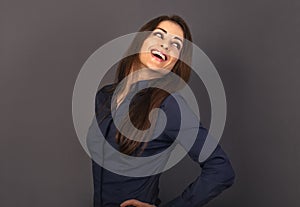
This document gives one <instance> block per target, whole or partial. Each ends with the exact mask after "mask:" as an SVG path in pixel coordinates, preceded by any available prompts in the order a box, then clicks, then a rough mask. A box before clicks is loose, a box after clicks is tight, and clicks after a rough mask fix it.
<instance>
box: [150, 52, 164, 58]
mask: <svg viewBox="0 0 300 207" xmlns="http://www.w3.org/2000/svg"><path fill="white" fill-rule="evenodd" d="M151 52H152V54H156V55H159V56H160V57H161V58H162V59H163V60H166V56H165V55H164V54H162V53H161V52H159V51H157V50H152V51H151Z"/></svg>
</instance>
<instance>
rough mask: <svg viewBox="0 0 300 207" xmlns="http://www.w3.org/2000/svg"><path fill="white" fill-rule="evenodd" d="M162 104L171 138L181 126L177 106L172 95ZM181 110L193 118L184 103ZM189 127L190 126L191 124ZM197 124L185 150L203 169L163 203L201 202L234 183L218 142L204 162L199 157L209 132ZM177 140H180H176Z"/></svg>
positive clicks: (173, 204)
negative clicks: (193, 136) (170, 198)
mask: <svg viewBox="0 0 300 207" xmlns="http://www.w3.org/2000/svg"><path fill="white" fill-rule="evenodd" d="M180 98H182V97H179V99H180ZM163 104H164V106H163V109H164V111H165V113H166V116H167V118H168V122H167V125H166V128H165V130H164V133H165V135H166V136H168V137H169V138H170V139H172V140H173V141H174V140H175V139H176V137H177V133H178V130H179V129H180V120H181V117H180V109H179V107H178V104H177V102H176V100H175V99H174V98H173V97H171V96H169V97H167V98H166V100H165V101H164V103H163ZM183 110H184V113H187V114H188V116H190V119H191V120H193V119H194V120H195V119H196V116H195V115H194V113H193V112H192V111H191V110H190V109H189V108H188V106H187V107H184V109H183ZM187 114H186V115H187ZM184 125H185V130H186V131H188V130H189V128H188V127H189V126H188V125H186V124H184ZM190 127H191V128H190V129H191V130H192V128H193V127H194V126H190ZM198 127H199V131H198V134H197V137H196V140H195V142H194V144H193V145H192V147H191V149H190V150H189V151H188V154H189V156H190V157H191V158H192V159H193V160H194V161H195V162H198V163H199V165H200V167H201V168H202V172H201V174H200V175H199V176H198V177H197V179H196V180H195V181H194V182H192V183H191V184H190V185H189V186H188V187H187V188H186V189H185V190H184V191H183V193H182V194H181V195H180V196H178V197H176V198H175V199H173V200H172V201H170V202H168V203H167V204H165V205H164V206H167V207H171V206H172V207H177V206H178V207H182V206H191V207H192V206H202V205H204V204H206V203H207V202H208V201H210V200H211V199H213V198H214V197H216V196H217V195H219V194H220V193H221V192H222V191H223V190H225V189H226V188H229V187H230V186H231V185H232V184H233V183H234V179H235V173H234V170H233V168H232V166H231V163H230V161H229V159H228V157H227V155H226V154H225V152H224V151H223V150H222V148H221V146H220V145H217V147H216V148H215V150H214V151H213V153H212V154H211V155H210V156H209V158H208V159H206V160H205V161H204V162H199V161H198V157H199V154H200V152H201V149H202V147H203V144H204V142H205V139H206V136H207V134H208V131H207V129H205V128H204V127H203V126H202V125H201V124H200V125H199V122H198ZM180 142H181V140H179V143H180ZM183 145H184V144H183ZM183 147H184V146H183Z"/></svg>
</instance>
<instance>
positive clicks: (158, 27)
mask: <svg viewBox="0 0 300 207" xmlns="http://www.w3.org/2000/svg"><path fill="white" fill-rule="evenodd" d="M156 29H160V30H161V31H163V32H164V33H166V34H167V33H168V32H167V31H166V30H164V29H163V28H160V27H157V28H156ZM174 39H177V40H179V41H180V42H181V43H183V42H182V39H181V38H179V37H174Z"/></svg>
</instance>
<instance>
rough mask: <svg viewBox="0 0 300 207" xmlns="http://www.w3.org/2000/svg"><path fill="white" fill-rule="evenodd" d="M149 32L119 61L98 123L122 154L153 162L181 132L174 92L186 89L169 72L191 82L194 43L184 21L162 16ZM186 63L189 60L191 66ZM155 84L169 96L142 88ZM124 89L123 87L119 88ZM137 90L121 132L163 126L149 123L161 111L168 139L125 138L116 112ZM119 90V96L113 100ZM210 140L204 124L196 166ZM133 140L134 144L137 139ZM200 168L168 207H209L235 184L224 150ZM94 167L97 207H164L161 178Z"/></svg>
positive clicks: (99, 99) (102, 95) (99, 102)
mask: <svg viewBox="0 0 300 207" xmlns="http://www.w3.org/2000/svg"><path fill="white" fill-rule="evenodd" d="M144 31H150V34H148V35H137V37H136V38H135V39H134V41H133V44H132V45H131V47H130V48H129V50H132V49H134V48H135V49H136V48H138V51H140V52H139V53H137V54H133V55H129V56H127V57H125V58H123V59H122V60H121V61H120V63H119V66H118V70H117V74H116V81H115V83H114V84H110V85H107V86H104V87H103V88H101V89H100V90H99V91H98V93H97V95H96V107H95V110H96V119H97V123H98V125H99V128H100V129H101V131H102V132H103V134H105V139H106V140H107V141H108V142H109V143H110V144H111V145H112V146H113V147H114V148H115V149H117V150H119V151H120V152H121V153H124V154H126V155H130V156H141V157H143V156H144V157H146V156H151V155H153V154H157V153H159V152H161V151H163V150H165V149H166V148H168V147H169V146H170V145H171V144H172V143H173V142H174V140H175V139H176V136H177V134H178V130H179V128H180V118H181V117H180V113H179V112H180V109H179V107H178V105H177V102H176V100H175V99H174V98H173V97H172V95H170V93H169V92H171V93H173V92H174V93H175V92H176V91H177V90H179V89H181V88H182V87H184V85H183V84H178V83H176V82H174V79H172V78H168V77H169V74H171V73H170V72H173V73H175V74H176V75H178V76H179V77H181V79H183V80H184V81H185V82H187V81H188V80H189V77H190V72H191V68H190V67H189V66H188V65H187V64H186V63H188V62H189V61H190V59H191V58H190V57H191V54H192V50H191V47H189V44H188V41H192V37H191V33H190V30H189V28H188V26H187V24H186V23H185V22H184V20H183V19H182V18H181V17H179V16H170V17H169V16H160V17H157V18H155V19H152V20H151V21H149V22H148V23H146V24H145V25H144V26H143V27H142V28H141V29H140V30H139V32H144ZM187 40H188V41H187ZM181 60H185V62H186V63H184V62H183V61H181ZM142 68H147V69H146V70H143V73H140V74H138V75H137V76H130V75H131V74H133V73H135V72H136V71H139V70H141V69H142ZM141 71H142V70H141ZM145 71H146V72H145ZM128 77H130V78H128ZM124 80H126V81H125V82H124ZM151 81H152V82H153V81H154V82H155V81H157V82H160V83H163V84H164V86H165V87H167V88H168V89H169V92H166V91H165V90H162V89H159V88H155V87H148V88H144V87H143V86H145V85H148V84H149V82H151ZM120 84H121V85H122V87H118V86H120ZM133 89H134V90H139V89H142V90H140V91H139V92H138V93H137V95H135V96H134V98H133V100H132V102H130V105H129V115H130V120H123V121H122V122H121V123H122V124H121V125H122V126H121V127H123V128H128V127H129V125H128V123H131V122H132V124H133V125H134V127H136V128H137V129H139V130H147V129H149V128H150V127H151V125H152V124H153V123H155V121H158V118H157V117H158V115H157V114H156V116H154V118H153V117H152V118H150V121H149V115H150V112H151V111H152V110H153V109H155V108H160V109H162V110H163V111H164V112H165V114H166V117H167V123H166V126H165V129H164V131H163V133H161V134H160V135H159V136H158V137H157V138H156V139H154V140H150V139H149V137H150V135H153V133H154V132H153V131H152V133H150V135H149V134H147V133H145V134H143V136H136V134H134V132H129V134H130V133H131V135H132V136H131V135H128V134H126V135H127V136H125V135H124V134H122V133H121V132H120V131H119V129H120V128H117V127H116V126H115V124H114V121H113V117H112V110H111V109H112V108H113V109H114V110H116V111H118V110H119V109H120V110H121V109H122V106H123V105H124V103H125V102H126V101H128V99H127V97H128V96H129V94H131V93H132V91H133ZM116 90H117V93H116V94H117V95H116V97H113V93H114V92H116ZM114 98H115V99H114ZM112 100H115V102H114V103H115V104H113V107H112V108H111V105H112ZM114 110H113V111H114ZM191 116H192V115H191ZM206 135H207V130H206V129H205V128H203V127H202V125H201V124H200V126H199V133H198V134H197V137H196V141H195V143H194V144H193V146H192V147H191V148H190V150H189V151H188V154H189V155H190V156H191V158H192V159H193V160H194V161H196V162H198V156H199V153H200V151H201V147H202V146H203V143H204V141H205V138H206ZM132 137H135V138H134V139H132ZM91 154H92V153H91ZM92 157H93V155H92ZM199 165H200V167H201V168H202V172H201V175H199V177H198V178H197V179H196V180H195V181H194V182H193V183H192V184H191V185H189V187H187V188H186V189H185V191H184V192H183V193H182V194H181V195H180V196H178V197H177V198H175V199H174V200H172V201H170V202H169V203H167V204H166V206H200V205H204V204H205V203H207V202H208V201H209V200H211V199H212V198H214V197H215V196H217V195H219V194H220V193H221V192H222V191H223V190H224V189H226V188H228V187H230V186H231V185H232V184H233V181H234V177H235V175H234V171H233V169H232V167H231V164H230V161H229V159H228V158H227V156H226V154H225V153H224V151H223V150H222V149H221V147H220V146H219V145H218V146H217V147H216V149H215V150H214V152H213V153H212V154H211V155H210V157H209V158H208V159H207V160H206V161H204V162H201V163H199ZM92 167H93V180H94V206H95V207H96V206H97V207H100V206H105V207H106V206H109V207H110V206H111V207H113V206H122V207H125V206H137V207H151V206H158V205H159V204H160V200H159V198H158V191H159V189H158V184H159V177H160V174H153V175H151V176H145V177H129V176H124V175H119V174H117V173H113V172H111V171H109V170H107V169H105V168H104V167H102V166H100V165H99V163H97V162H95V161H94V160H93V162H92Z"/></svg>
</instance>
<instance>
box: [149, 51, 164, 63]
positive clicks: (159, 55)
mask: <svg viewBox="0 0 300 207" xmlns="http://www.w3.org/2000/svg"><path fill="white" fill-rule="evenodd" d="M151 54H152V56H154V57H156V59H157V60H158V61H160V62H163V61H166V60H167V59H168V57H167V55H165V54H164V53H162V52H160V51H159V50H157V49H152V50H151Z"/></svg>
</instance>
